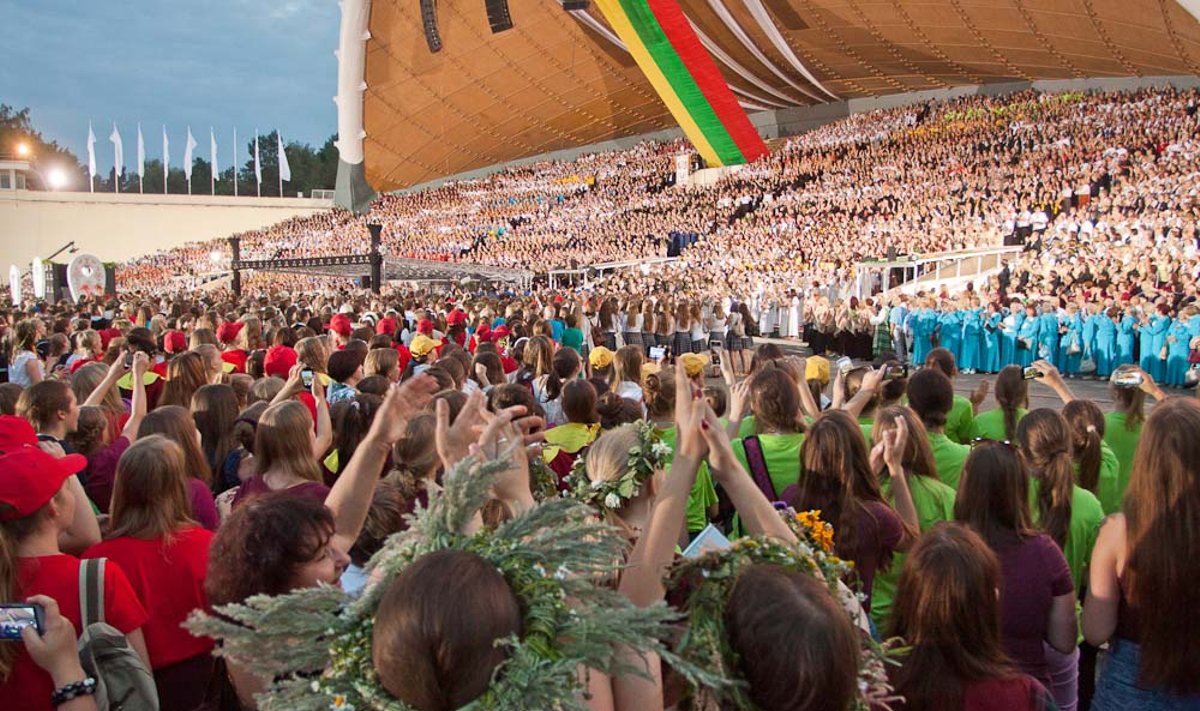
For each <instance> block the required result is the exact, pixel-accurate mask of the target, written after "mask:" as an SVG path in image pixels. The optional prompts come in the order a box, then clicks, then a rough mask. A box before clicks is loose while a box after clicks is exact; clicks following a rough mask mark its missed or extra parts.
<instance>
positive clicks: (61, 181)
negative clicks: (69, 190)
mask: <svg viewBox="0 0 1200 711" xmlns="http://www.w3.org/2000/svg"><path fill="white" fill-rule="evenodd" d="M68 182H69V179H68V178H67V171H65V170H63V169H62V168H51V169H50V172H49V173H48V174H47V175H46V185H48V186H49V187H50V189H51V190H62V189H63V188H65V187H67V183H68Z"/></svg>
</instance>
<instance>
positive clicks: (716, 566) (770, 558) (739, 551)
mask: <svg viewBox="0 0 1200 711" xmlns="http://www.w3.org/2000/svg"><path fill="white" fill-rule="evenodd" d="M820 514H821V512H820V511H805V512H801V513H799V514H797V513H796V512H795V511H793V510H792V509H790V508H787V509H784V510H782V511H781V512H780V515H782V516H783V517H784V520H785V521H786V522H787V524H788V526H789V527H790V528H791V529H792V531H793V532H795V534H796V537H797V538H799V539H800V541H799V543H798V544H797V545H796V546H794V547H793V546H789V545H786V544H784V543H782V542H780V541H778V540H775V539H772V538H767V537H765V536H754V537H749V538H739V539H736V540H734V541H733V544H732V546H731V547H730V548H727V549H725V550H720V551H713V552H710V553H707V554H705V555H703V556H700V557H698V558H692V559H683V560H681V561H680V562H679V563H677V564H676V565H675V566H674V567H673V568H672V570H671V574H670V578H669V580H668V582H667V586H668V587H669V588H672V589H686V590H690V592H689V594H688V596H687V601H686V603H685V605H684V611H685V612H686V614H687V630H686V631H685V633H684V634H683V636H682V637H681V638H680V642H679V644H678V645H676V647H675V650H674V651H675V653H676V654H678V655H679V656H680V657H681V658H682V659H683V660H684V661H685V662H686V663H687V664H685V665H684V666H682V667H679V668H677V670H678V671H679V672H680V673H681V674H682V675H683V676H684V677H686V678H687V679H688V681H689V682H691V683H692V685H693V689H694V691H693V696H692V706H691V708H692V709H694V710H697V711H716V710H718V709H727V708H733V709H737V711H757V707H756V706H755V705H754V703H753V702H752V701H751V700H750V697H749V694H748V689H749V687H748V685H747V684H746V682H745V681H744V680H742V679H739V677H738V673H737V669H738V661H739V660H738V656H737V653H736V652H735V651H734V650H733V648H732V647H731V646H730V644H729V635H728V634H727V631H726V629H725V608H726V606H727V604H728V603H729V597H730V594H731V593H732V592H733V586H734V583H736V582H737V579H738V576H739V575H740V574H741V572H742V570H744V569H745V568H746V567H747V566H749V565H774V566H779V567H781V568H785V569H787V570H795V571H800V572H804V573H808V574H813V575H816V576H817V577H819V578H820V579H822V580H824V581H825V583H826V584H827V585H828V586H829V591H830V594H832V595H833V596H834V599H835V600H839V601H840V602H841V603H842V606H843V608H845V609H846V613H847V615H848V616H850V618H851V622H852V623H854V624H855V625H856V626H858V625H859V620H858V617H859V615H861V614H862V613H861V607H860V606H859V601H858V599H857V598H856V596H855V595H854V594H853V593H851V592H850V590H849V589H848V588H846V587H845V586H844V585H840V584H839V583H840V581H841V580H842V579H843V578H844V577H845V575H846V574H847V573H849V572H850V570H851V568H852V567H853V564H852V563H850V562H849V561H844V560H841V559H840V558H838V557H837V556H835V555H833V528H832V526H830V525H829V524H828V523H825V522H824V521H822V520H821V516H820ZM860 638H861V640H862V648H861V650H860V651H861V654H860V656H859V671H858V697H857V699H856V708H857V709H859V711H868V710H869V709H878V708H889V703H890V702H892V701H895V700H896V697H895V696H894V695H893V694H892V686H891V683H890V682H889V680H888V675H887V668H886V667H887V665H888V664H894V663H895V662H894V661H892V658H893V657H894V656H895V655H897V654H899V653H901V651H902V650H900V649H899V648H898V647H899V640H889V641H886V642H883V643H879V642H876V641H875V640H873V639H872V638H871V637H870V635H868V634H866V633H863V634H862V635H860ZM696 668H698V669H703V670H706V673H703V674H696V673H694V671H693V670H694V669H696Z"/></svg>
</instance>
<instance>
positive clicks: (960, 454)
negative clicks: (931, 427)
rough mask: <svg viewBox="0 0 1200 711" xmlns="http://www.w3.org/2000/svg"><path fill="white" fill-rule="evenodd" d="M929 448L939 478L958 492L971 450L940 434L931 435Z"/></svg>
mask: <svg viewBox="0 0 1200 711" xmlns="http://www.w3.org/2000/svg"><path fill="white" fill-rule="evenodd" d="M929 448H930V449H932V450H933V463H934V466H936V467H937V474H938V478H939V479H941V480H942V483H944V484H945V485H946V486H948V487H950V488H951V489H954V490H955V491H958V480H959V479H960V478H961V477H962V468H963V464H965V463H966V461H967V455H969V454H970V453H971V448H970V447H969V446H967V445H965V444H959V443H958V442H952V441H950V438H949V437H947V436H946V435H944V434H942V433H940V432H930V433H929Z"/></svg>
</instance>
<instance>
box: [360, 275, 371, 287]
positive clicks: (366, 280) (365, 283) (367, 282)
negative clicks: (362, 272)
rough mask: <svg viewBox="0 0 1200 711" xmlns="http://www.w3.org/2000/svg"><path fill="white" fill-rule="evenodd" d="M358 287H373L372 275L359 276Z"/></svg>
mask: <svg viewBox="0 0 1200 711" xmlns="http://www.w3.org/2000/svg"><path fill="white" fill-rule="evenodd" d="M358 288H360V289H370V288H371V277H369V276H361V277H359V278H358Z"/></svg>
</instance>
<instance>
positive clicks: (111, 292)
mask: <svg viewBox="0 0 1200 711" xmlns="http://www.w3.org/2000/svg"><path fill="white" fill-rule="evenodd" d="M104 293H105V294H106V295H108V296H116V295H117V268H116V267H114V266H113V265H111V264H105V265H104Z"/></svg>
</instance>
